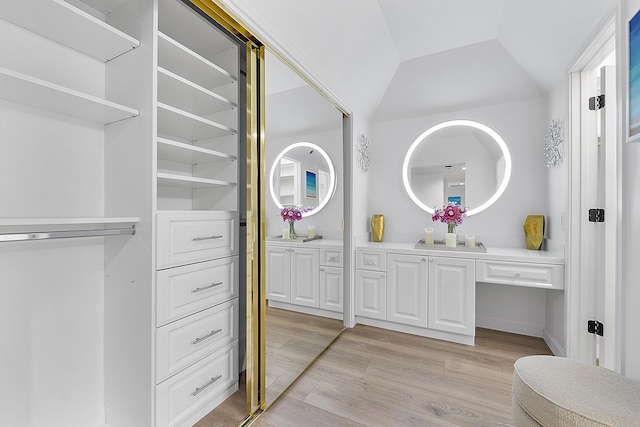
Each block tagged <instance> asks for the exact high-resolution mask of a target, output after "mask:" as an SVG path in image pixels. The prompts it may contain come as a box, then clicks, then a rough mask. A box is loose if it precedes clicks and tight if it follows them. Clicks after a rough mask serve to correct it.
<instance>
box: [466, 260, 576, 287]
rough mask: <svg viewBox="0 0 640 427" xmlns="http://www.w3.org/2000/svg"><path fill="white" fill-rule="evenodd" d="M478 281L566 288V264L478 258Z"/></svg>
mask: <svg viewBox="0 0 640 427" xmlns="http://www.w3.org/2000/svg"><path fill="white" fill-rule="evenodd" d="M476 281H478V282H488V283H498V284H505V285H514V286H526V287H530V288H544V289H564V265H559V264H534V263H524V262H523V263H518V262H499V261H484V260H477V261H476Z"/></svg>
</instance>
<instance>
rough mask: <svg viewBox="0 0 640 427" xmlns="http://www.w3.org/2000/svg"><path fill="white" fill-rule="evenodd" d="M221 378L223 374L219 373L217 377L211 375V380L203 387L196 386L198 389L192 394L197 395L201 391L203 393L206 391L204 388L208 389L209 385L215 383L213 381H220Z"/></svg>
mask: <svg viewBox="0 0 640 427" xmlns="http://www.w3.org/2000/svg"><path fill="white" fill-rule="evenodd" d="M220 378H222V375H218V376H217V377H215V378H214V377H211V381H209V382H208V383H206V384H205V385H203V386H202V387H196V390H195V391H194V392H193V393H191V396H197V395H199V394H200V393H202V392H203V391H204V389H206V388H207V387H211V386H212V385H213V383H215V382H216V381H218V380H219V379H220Z"/></svg>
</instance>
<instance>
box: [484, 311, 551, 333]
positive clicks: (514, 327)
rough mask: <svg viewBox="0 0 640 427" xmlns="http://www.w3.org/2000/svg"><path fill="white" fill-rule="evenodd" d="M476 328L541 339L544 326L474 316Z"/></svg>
mask: <svg viewBox="0 0 640 427" xmlns="http://www.w3.org/2000/svg"><path fill="white" fill-rule="evenodd" d="M476 326H477V327H479V328H485V329H493V330H495V331H502V332H510V333H512V334H519V335H527V336H530V337H537V338H543V331H544V326H540V325H531V324H528V323H520V322H514V321H511V320H502V319H494V318H491V317H483V316H476Z"/></svg>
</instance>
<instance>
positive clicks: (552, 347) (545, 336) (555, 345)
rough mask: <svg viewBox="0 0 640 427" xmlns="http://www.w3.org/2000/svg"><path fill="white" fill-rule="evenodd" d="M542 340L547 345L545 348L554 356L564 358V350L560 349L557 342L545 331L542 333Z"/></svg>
mask: <svg viewBox="0 0 640 427" xmlns="http://www.w3.org/2000/svg"><path fill="white" fill-rule="evenodd" d="M542 339H543V340H544V342H545V343H546V344H547V347H549V349H550V350H551V352H552V353H553V355H554V356H559V357H566V354H565V350H564V348H562V346H561V345H560V343H558V340H556V339H555V338H554V337H553V336H552V335H551V334H549V332H548V331H547V329H544V330H543V331H542Z"/></svg>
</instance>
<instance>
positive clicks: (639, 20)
mask: <svg viewBox="0 0 640 427" xmlns="http://www.w3.org/2000/svg"><path fill="white" fill-rule="evenodd" d="M628 96H629V97H628V99H627V108H628V111H629V116H628V121H629V129H628V133H627V142H632V141H640V12H636V14H635V15H634V17H633V18H631V20H630V21H629V94H628Z"/></svg>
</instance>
